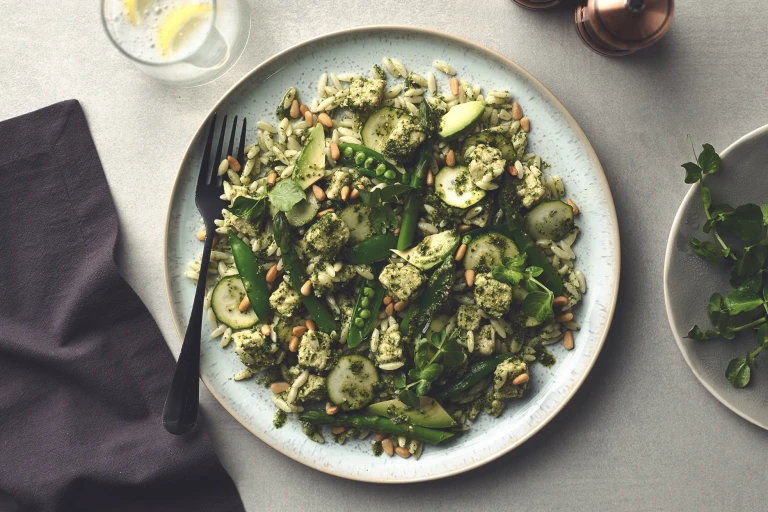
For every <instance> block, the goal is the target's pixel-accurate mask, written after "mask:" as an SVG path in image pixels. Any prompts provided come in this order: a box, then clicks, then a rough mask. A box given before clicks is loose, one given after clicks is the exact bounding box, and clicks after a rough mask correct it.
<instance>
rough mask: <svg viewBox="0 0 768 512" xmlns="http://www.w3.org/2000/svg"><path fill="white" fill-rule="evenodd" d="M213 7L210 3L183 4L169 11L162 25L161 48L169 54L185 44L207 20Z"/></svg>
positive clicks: (165, 54) (164, 52)
mask: <svg viewBox="0 0 768 512" xmlns="http://www.w3.org/2000/svg"><path fill="white" fill-rule="evenodd" d="M211 12H213V8H212V7H211V6H210V5H191V4H187V5H182V6H181V7H177V8H176V9H174V10H172V11H171V12H170V13H168V16H167V17H166V18H165V21H163V24H162V25H160V36H159V37H160V50H161V51H162V52H163V55H164V56H168V55H170V54H172V53H173V52H175V51H176V50H178V49H179V48H180V47H181V46H183V44H184V42H185V41H187V40H188V39H189V38H190V37H192V35H193V34H194V33H195V32H196V31H197V30H198V29H199V28H200V27H201V25H203V22H205V21H207V19H208V17H209V16H210V14H211Z"/></svg>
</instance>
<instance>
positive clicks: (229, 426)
mask: <svg viewBox="0 0 768 512" xmlns="http://www.w3.org/2000/svg"><path fill="white" fill-rule="evenodd" d="M98 4H99V3H98V2H86V1H85V0H78V1H75V2H56V3H55V4H52V3H50V2H48V1H43V0H34V1H24V2H22V1H20V0H16V1H13V0H0V13H1V14H2V18H3V22H2V24H3V29H2V30H0V119H5V118H8V117H12V116H15V115H19V114H22V113H24V112H27V111H31V110H34V109H36V108H40V107H43V106H45V105H48V104H50V103H53V102H56V101H60V100H64V99H69V98H77V99H79V100H80V102H81V103H82V104H83V107H84V109H85V112H86V114H87V116H88V121H89V123H90V127H91V132H92V134H93V137H94V139H95V141H96V145H97V147H98V150H99V153H100V156H101V159H102V162H103V165H104V169H105V171H106V175H107V179H108V181H109V185H110V188H111V190H112V194H113V197H114V200H115V203H116V205H117V210H118V215H119V217H120V228H121V236H120V240H119V246H118V258H119V261H118V262H119V265H120V267H121V269H122V270H123V272H124V274H125V276H126V278H127V280H128V281H129V282H130V284H131V285H132V286H133V287H134V288H135V290H136V291H137V292H138V294H139V295H140V296H141V298H142V299H143V300H144V302H145V303H146V304H147V306H148V307H149V309H150V311H151V312H152V314H153V315H154V317H155V319H156V320H157V322H158V323H159V325H160V327H161V329H162V331H163V333H164V335H165V337H166V340H167V342H168V344H169V346H170V347H171V350H173V352H174V353H175V354H176V353H178V348H179V341H178V339H177V335H176V331H175V328H174V326H173V325H172V321H171V316H170V314H169V309H168V302H167V299H166V295H165V287H164V285H163V270H162V269H163V229H164V219H165V215H166V210H167V207H168V198H169V195H170V191H171V187H172V185H173V182H174V179H175V176H176V170H177V168H178V164H179V161H180V159H181V157H182V155H183V153H184V150H185V148H186V146H187V144H188V142H189V140H190V138H191V137H192V135H193V133H194V131H195V129H196V127H197V126H198V124H199V123H200V122H201V121H202V120H203V118H204V116H205V114H206V112H207V110H208V108H210V106H211V105H212V104H213V103H214V102H215V101H216V99H218V98H219V97H220V96H221V95H222V94H223V93H224V92H225V91H226V90H227V89H228V88H229V87H230V86H231V85H232V84H233V83H234V82H235V81H236V80H237V79H238V78H239V77H240V76H242V75H243V74H244V73H246V72H247V71H248V70H250V69H251V68H252V67H254V66H256V65H257V64H258V63H260V62H261V61H263V60H264V59H266V58H268V57H269V56H271V55H273V54H274V53H276V52H278V51H280V50H282V49H285V48H287V47H289V46H291V45H293V44H295V43H298V42H300V41H303V40H305V39H307V38H310V37H314V36H317V35H320V34H323V33H326V32H330V31H335V30H340V29H344V28H349V27H355V26H361V25H369V24H376V23H381V22H386V23H388V24H404V25H418V26H425V27H431V28H436V29H439V30H442V31H445V32H448V33H452V34H456V35H459V36H463V37H466V38H470V39H472V40H474V41H476V42H478V43H480V44H483V45H485V46H487V47H489V48H491V49H493V50H496V51H498V52H501V53H502V54H504V55H507V56H509V57H510V58H512V59H513V60H515V61H516V62H517V63H519V64H520V65H522V66H523V67H524V68H526V69H527V70H528V71H530V72H531V73H532V74H533V75H534V76H536V77H537V78H538V79H539V80H541V81H542V82H543V83H544V84H545V85H546V86H547V87H548V88H549V89H550V90H551V91H552V92H553V93H554V94H555V95H556V96H557V97H558V98H559V99H560V100H561V101H562V102H563V103H564V104H565V106H566V107H567V108H568V109H569V111H570V112H571V113H572V114H573V116H574V117H575V118H576V119H577V120H578V121H579V123H580V124H581V126H582V128H583V129H584V131H585V132H586V133H587V136H588V137H589V139H590V140H591V142H592V145H593V146H594V148H595V150H596V151H597V154H598V156H599V157H600V160H601V161H602V164H603V167H604V168H605V172H606V174H607V176H608V180H609V182H610V185H611V189H612V191H613V195H614V199H615V201H616V209H617V211H618V215H619V223H620V229H621V240H622V260H623V261H622V262H621V263H622V274H621V291H620V295H619V304H618V309H617V310H616V316H615V317H614V320H613V327H612V328H611V331H610V334H609V337H608V340H607V342H606V344H605V348H604V349H603V352H602V354H601V355H600V358H599V360H598V361H597V364H596V366H595V367H594V369H593V371H592V373H591V375H590V376H589V377H588V379H587V380H586V382H585V384H584V386H583V387H582V388H581V390H580V391H579V392H578V393H577V395H576V396H575V398H574V399H573V400H572V401H571V402H570V403H569V404H568V405H567V406H566V408H565V409H564V410H563V411H562V412H561V413H560V414H559V415H558V416H557V417H556V418H555V420H554V421H552V422H551V423H550V424H549V425H548V426H547V427H545V428H544V429H543V430H542V431H541V432H540V433H538V434H537V435H536V436H535V437H534V438H533V439H531V440H530V441H528V442H527V443H526V444H525V445H523V446H522V447H521V448H518V449H517V450H514V451H513V452H511V453H510V454H508V455H506V456H504V457H501V458H500V459H498V460H496V461H495V462H492V463H490V464H488V465H487V466H485V467H483V468H480V469H477V470H475V471H472V472H470V473H466V474H464V475H462V476H458V477H453V478H450V479H448V480H442V481H436V482H432V483H426V484H418V485H410V486H407V485H406V486H397V487H392V486H383V485H375V484H361V483H356V482H351V481H345V480H341V479H338V478H336V477H333V476H328V475H325V474H323V473H320V472H317V471H314V470H312V469H309V468H307V467H304V466H302V465H301V464H299V463H297V462H294V461H292V460H290V459H288V458H286V457H284V456H282V455H281V454H280V453H278V452H277V451H275V450H273V449H271V448H269V447H267V446H266V445H264V444H263V443H262V442H261V441H259V440H258V439H257V438H255V437H253V436H252V435H251V434H250V433H248V431H246V430H245V429H244V428H243V427H242V426H240V424H238V423H237V422H236V421H235V420H234V419H232V418H231V417H230V416H229V415H228V414H227V412H226V411H225V410H224V409H223V408H222V407H221V406H219V404H218V403H217V402H216V401H215V400H214V399H213V398H212V397H211V396H210V395H209V394H208V393H207V391H204V392H203V393H202V395H201V396H202V402H203V414H204V417H205V421H206V423H207V424H208V426H209V427H210V430H211V433H212V435H213V437H214V442H215V445H216V449H217V452H218V454H219V456H220V458H221V460H222V462H223V464H224V466H225V467H226V468H227V470H228V471H229V472H230V474H231V475H232V477H233V479H234V480H235V482H236V484H237V487H238V488H239V490H240V493H241V495H242V497H243V501H244V503H245V505H246V509H247V510H249V511H261V510H267V509H269V510H304V509H310V510H315V511H321V510H334V511H338V510H360V509H367V510H371V511H377V510H413V509H417V508H420V509H423V510H440V511H450V510H466V509H477V510H486V509H488V510H490V509H492V508H493V509H498V510H501V509H511V508H512V507H521V508H524V509H526V510H585V511H600V510H609V511H615V510H679V511H687V510H697V511H700V510H743V511H758V510H766V508H768V505H766V501H765V482H766V480H767V479H768V465H766V459H765V453H766V446H767V444H768V432H766V431H764V430H761V429H759V428H758V427H755V426H753V425H752V424H750V423H748V422H746V421H744V420H742V419H741V418H739V417H737V416H736V415H735V414H733V413H731V412H730V411H729V410H728V409H726V408H725V407H724V406H722V405H721V404H720V403H719V402H717V400H715V399H714V398H713V397H712V396H710V395H709V394H708V393H707V391H706V390H705V389H704V388H703V387H702V386H701V385H700V384H699V383H698V381H697V380H696V378H695V377H694V376H693V374H692V373H691V372H690V371H689V369H688V367H687V366H686V364H685V362H684V360H683V358H682V356H681V354H680V352H679V351H678V349H677V346H676V345H675V342H674V340H673V338H672V334H671V332H670V328H669V325H668V323H667V318H666V313H665V309H664V298H663V292H662V269H663V263H664V248H665V245H666V240H667V236H668V233H669V228H670V226H671V223H672V219H673V217H674V214H675V212H676V210H677V207H678V205H679V204H680V201H681V199H682V197H683V194H684V193H685V191H686V186H685V185H684V184H683V181H682V170H681V169H680V167H679V165H680V163H682V162H684V161H686V160H688V159H689V158H690V154H691V149H690V145H689V143H688V141H687V140H686V135H687V134H690V135H691V136H692V137H693V139H694V140H695V141H697V142H699V143H701V142H711V143H712V144H714V145H715V147H716V148H719V149H723V148H725V146H727V145H728V144H729V143H731V142H732V141H734V140H735V139H737V138H738V137H740V136H741V135H743V134H745V133H747V132H749V131H751V130H752V129H754V128H757V127H759V126H761V125H763V124H765V123H766V122H768V111H767V110H768V87H766V85H765V84H766V83H768V65H766V60H765V57H766V55H768V38H766V37H765V27H766V26H768V9H767V8H766V6H765V5H764V2H762V1H761V0H731V1H730V2H727V3H724V2H721V1H719V0H700V1H697V2H693V1H683V2H679V3H678V5H677V12H676V15H675V21H674V23H673V25H672V28H671V30H670V32H669V33H668V35H667V36H665V38H664V39H663V40H661V42H659V43H658V44H657V45H656V46H654V47H652V48H650V49H648V50H645V51H642V52H639V53H637V54H636V55H634V56H631V57H627V58H624V59H613V60H612V59H607V58H603V57H600V56H598V55H596V54H594V53H592V52H591V51H590V50H588V49H587V48H586V47H585V46H583V45H582V44H581V42H580V41H579V39H578V37H577V35H576V33H575V30H574V27H573V22H572V18H573V15H572V9H571V8H567V9H557V10H554V11H548V12H538V13H536V12H530V11H526V10H523V9H520V8H518V7H517V6H515V5H514V4H513V3H512V2H511V1H510V0H487V1H482V2H481V1H477V2H470V1H464V2H437V1H434V0H431V1H422V2H398V1H395V0H380V1H379V2H376V3H375V6H374V5H372V4H370V3H369V2H368V1H366V0H346V1H344V2H342V1H337V0H326V1H323V2H320V1H317V0H298V1H294V2H282V1H277V0H263V1H256V0H252V1H251V4H252V7H253V16H252V24H253V25H252V31H251V40H250V41H249V43H248V47H247V48H246V50H245V53H244V55H243V57H242V58H241V59H240V61H239V62H238V63H237V65H236V66H235V67H234V68H233V69H232V70H231V71H230V72H229V73H228V74H227V75H225V76H224V77H222V78H220V79H219V80H218V81H216V82H214V83H212V84H209V85H206V86H203V87H199V88H195V89H181V88H171V87H167V86H164V85H161V84H159V83H157V82H154V81H152V80H151V79H149V78H146V77H145V76H144V75H142V74H141V73H140V72H139V71H138V70H137V69H135V68H134V67H133V66H132V65H131V64H130V63H129V62H128V61H127V60H125V58H124V57H122V56H121V55H120V54H119V53H118V52H117V50H115V49H114V48H113V47H112V46H111V45H110V43H109V41H108V40H107V38H106V36H105V35H104V34H103V32H102V29H101V26H100V20H99V7H98ZM371 463H372V464H375V463H376V459H372V460H371Z"/></svg>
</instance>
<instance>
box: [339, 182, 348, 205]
mask: <svg viewBox="0 0 768 512" xmlns="http://www.w3.org/2000/svg"><path fill="white" fill-rule="evenodd" d="M347 199H349V185H344V186H343V187H341V200H342V201H346V200H347Z"/></svg>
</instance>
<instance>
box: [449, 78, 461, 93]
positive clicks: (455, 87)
mask: <svg viewBox="0 0 768 512" xmlns="http://www.w3.org/2000/svg"><path fill="white" fill-rule="evenodd" d="M448 83H449V84H450V86H451V94H453V95H454V96H458V95H459V79H458V78H456V77H455V76H454V77H451V79H450V80H449V81H448Z"/></svg>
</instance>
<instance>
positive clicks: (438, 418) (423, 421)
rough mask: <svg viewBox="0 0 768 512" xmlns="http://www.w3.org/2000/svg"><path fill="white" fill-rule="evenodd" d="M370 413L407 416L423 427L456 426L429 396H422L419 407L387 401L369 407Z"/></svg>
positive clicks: (388, 416)
mask: <svg viewBox="0 0 768 512" xmlns="http://www.w3.org/2000/svg"><path fill="white" fill-rule="evenodd" d="M368 411H369V412H371V413H373V414H375V415H376V416H382V417H384V418H394V417H396V416H405V417H407V418H408V419H409V420H411V423H413V424H414V425H419V426H422V427H431V428H447V427H452V426H454V425H455V424H456V422H455V421H454V420H453V418H451V415H450V414H448V413H447V412H445V409H443V408H442V407H441V406H440V404H439V403H437V400H435V399H434V398H429V397H428V396H422V397H421V398H420V399H419V405H418V407H412V408H408V406H407V405H405V404H404V403H403V402H401V401H400V400H387V401H386V402H379V403H376V404H371V405H369V406H368Z"/></svg>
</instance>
